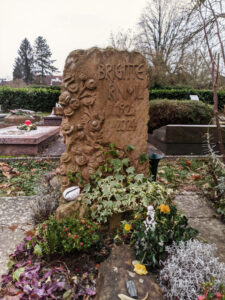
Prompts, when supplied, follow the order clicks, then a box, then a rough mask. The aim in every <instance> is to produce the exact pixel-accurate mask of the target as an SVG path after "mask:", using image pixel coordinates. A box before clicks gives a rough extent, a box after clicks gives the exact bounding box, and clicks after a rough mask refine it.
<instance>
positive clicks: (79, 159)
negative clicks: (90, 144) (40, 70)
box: [75, 154, 88, 166]
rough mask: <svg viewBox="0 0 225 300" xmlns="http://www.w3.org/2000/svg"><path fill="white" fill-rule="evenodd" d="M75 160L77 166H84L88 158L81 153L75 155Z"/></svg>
mask: <svg viewBox="0 0 225 300" xmlns="http://www.w3.org/2000/svg"><path fill="white" fill-rule="evenodd" d="M75 162H76V163H77V164H78V166H85V165H86V164H87V163H88V159H87V157H86V156H85V155H83V154H81V155H77V156H76V157H75Z"/></svg>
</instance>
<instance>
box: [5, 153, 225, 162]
mask: <svg viewBox="0 0 225 300" xmlns="http://www.w3.org/2000/svg"><path fill="white" fill-rule="evenodd" d="M60 157H61V156H60V155H56V156H26V157H16V156H15V157H5V158H0V162H5V161H14V160H15V161H18V160H20V161H23V160H25V161H26V160H56V161H57V160H59V159H60ZM177 158H186V159H193V158H198V159H208V158H209V155H165V156H163V158H162V159H169V160H171V159H177ZM217 158H219V159H221V158H222V155H218V156H217Z"/></svg>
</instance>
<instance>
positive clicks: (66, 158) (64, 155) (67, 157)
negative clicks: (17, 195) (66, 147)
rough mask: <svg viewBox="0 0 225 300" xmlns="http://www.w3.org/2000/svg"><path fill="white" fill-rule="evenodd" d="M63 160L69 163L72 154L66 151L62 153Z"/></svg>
mask: <svg viewBox="0 0 225 300" xmlns="http://www.w3.org/2000/svg"><path fill="white" fill-rule="evenodd" d="M60 160H61V162H63V163H68V162H69V161H70V160H71V157H70V155H69V154H68V153H67V152H64V153H63V154H62V155H61V159H60Z"/></svg>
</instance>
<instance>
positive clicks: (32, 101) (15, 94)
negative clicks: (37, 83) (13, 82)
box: [0, 87, 60, 112]
mask: <svg viewBox="0 0 225 300" xmlns="http://www.w3.org/2000/svg"><path fill="white" fill-rule="evenodd" d="M59 95H60V90H53V89H49V88H19V89H14V88H9V87H1V88H0V105H1V106H2V110H3V111H8V110H9V109H16V108H23V109H30V110H34V111H45V112H50V111H52V108H53V107H54V106H55V103H56V102H58V98H59Z"/></svg>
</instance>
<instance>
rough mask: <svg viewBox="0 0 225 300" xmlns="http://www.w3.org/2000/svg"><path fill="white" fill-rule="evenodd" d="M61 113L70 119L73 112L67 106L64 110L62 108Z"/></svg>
mask: <svg viewBox="0 0 225 300" xmlns="http://www.w3.org/2000/svg"><path fill="white" fill-rule="evenodd" d="M63 113H64V115H65V116H67V117H71V116H72V115H73V113H74V110H73V109H72V108H71V107H70V106H67V107H66V108H64V111H63Z"/></svg>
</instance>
